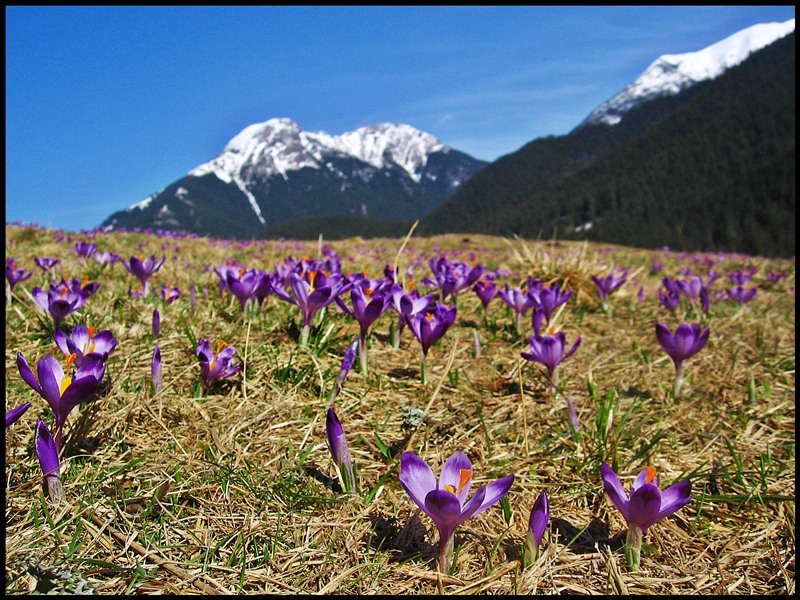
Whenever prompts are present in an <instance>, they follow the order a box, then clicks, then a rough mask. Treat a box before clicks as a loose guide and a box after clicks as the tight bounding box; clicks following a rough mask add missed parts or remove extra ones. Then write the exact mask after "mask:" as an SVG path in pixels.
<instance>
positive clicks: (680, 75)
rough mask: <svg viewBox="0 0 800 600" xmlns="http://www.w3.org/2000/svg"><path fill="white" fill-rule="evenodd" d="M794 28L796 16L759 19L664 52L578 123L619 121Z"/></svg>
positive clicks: (711, 75) (720, 70) (712, 74)
mask: <svg viewBox="0 0 800 600" xmlns="http://www.w3.org/2000/svg"><path fill="white" fill-rule="evenodd" d="M793 31H794V19H789V20H788V21H786V22H784V23H759V24H757V25H753V26H751V27H747V28H746V29H742V30H741V31H737V32H736V33H734V34H733V35H730V36H728V37H726V38H725V39H723V40H720V41H719V42H716V43H714V44H712V45H710V46H708V47H706V48H703V49H702V50H699V51H697V52H686V53H684V54H664V55H662V56H660V57H659V58H657V59H656V60H655V61H654V62H653V63H652V64H651V65H650V66H649V67H647V69H645V71H644V72H643V73H642V74H641V75H640V76H639V77H638V78H637V79H636V80H635V81H634V82H633V83H630V84H629V85H627V86H626V87H625V88H624V89H623V90H622V91H620V92H619V93H618V94H616V95H615V96H613V97H612V98H611V99H609V100H607V101H606V102H604V103H603V104H601V105H600V106H598V107H597V108H595V109H594V110H593V111H592V112H591V114H590V115H589V116H588V117H586V119H584V120H583V122H582V123H581V124H580V125H579V126H578V127H581V126H583V125H590V124H597V123H606V124H608V125H616V124H617V123H619V122H620V121H621V120H622V116H623V115H624V113H626V112H627V111H629V110H630V109H632V108H633V107H635V106H637V105H639V104H641V103H642V102H647V101H648V100H652V99H654V98H656V97H659V96H667V95H673V94H677V93H678V92H680V91H681V90H684V89H686V88H688V87H691V86H692V85H694V84H695V83H698V82H700V81H704V80H706V79H714V78H715V77H718V76H719V75H721V74H722V73H724V72H725V71H726V70H727V69H730V68H731V67H734V66H736V65H738V64H739V63H741V62H742V61H744V60H745V59H746V58H747V57H748V56H750V54H751V53H753V52H755V51H757V50H760V49H761V48H763V47H765V46H768V45H769V44H771V43H772V42H774V41H776V40H778V39H780V38H782V37H784V36H785V35H788V34H789V33H791V32H793Z"/></svg>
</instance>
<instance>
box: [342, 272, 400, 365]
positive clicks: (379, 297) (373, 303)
mask: <svg viewBox="0 0 800 600" xmlns="http://www.w3.org/2000/svg"><path fill="white" fill-rule="evenodd" d="M386 284H387V282H386V280H384V279H374V280H372V281H369V280H366V281H365V282H364V283H363V284H362V283H356V284H355V285H353V286H352V287H351V288H350V301H351V302H352V305H353V316H354V317H355V319H356V321H358V327H359V359H360V362H361V373H362V374H363V375H364V376H365V377H366V376H367V332H368V331H369V328H370V327H371V326H372V324H373V323H374V322H375V321H376V320H377V319H378V318H379V317H380V316H381V315H382V314H383V313H385V312H386V309H387V308H389V305H390V304H391V301H392V297H391V295H390V293H389V290H388V288H387V285H386Z"/></svg>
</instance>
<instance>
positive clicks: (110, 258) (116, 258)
mask: <svg viewBox="0 0 800 600" xmlns="http://www.w3.org/2000/svg"><path fill="white" fill-rule="evenodd" d="M93 258H94V259H95V261H97V262H98V263H100V264H101V265H113V264H114V263H115V262H121V261H122V257H121V256H120V255H119V254H116V253H114V252H109V251H105V252H95V254H94V257H93Z"/></svg>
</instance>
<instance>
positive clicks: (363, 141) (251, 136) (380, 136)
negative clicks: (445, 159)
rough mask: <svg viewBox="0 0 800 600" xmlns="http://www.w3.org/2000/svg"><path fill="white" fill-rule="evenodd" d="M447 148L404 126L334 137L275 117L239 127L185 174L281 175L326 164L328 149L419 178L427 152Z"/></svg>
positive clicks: (387, 125)
mask: <svg viewBox="0 0 800 600" xmlns="http://www.w3.org/2000/svg"><path fill="white" fill-rule="evenodd" d="M447 150H448V148H447V146H445V145H444V144H442V143H441V142H440V141H439V140H438V139H437V138H436V137H434V136H432V135H430V134H428V133H425V132H422V131H419V130H418V129H415V128H414V127H411V126H410V125H405V124H393V123H381V124H378V125H371V126H368V127H360V128H358V129H356V130H354V131H350V132H346V133H344V134H342V135H339V136H334V135H330V134H328V133H326V132H324V131H314V132H309V131H303V130H302V129H301V128H300V126H299V125H298V124H297V123H295V122H294V121H292V120H291V119H287V118H277V119H269V120H268V121H265V122H263V123H256V124H253V125H249V126H247V127H245V128H244V129H243V130H242V131H241V132H240V133H239V134H237V135H236V136H234V138H233V139H231V140H230V141H229V142H228V144H227V145H226V146H225V149H224V150H223V151H222V152H221V153H220V154H219V155H218V156H217V157H216V158H214V159H213V160H211V161H209V162H207V163H205V164H202V165H200V166H199V167H196V168H195V169H193V170H192V171H190V172H189V175H193V176H197V177H199V176H202V175H205V174H207V173H214V174H216V175H217V177H219V178H220V179H221V180H222V181H225V182H226V183H230V182H231V181H232V177H233V174H239V176H240V177H241V178H242V180H243V181H247V180H248V179H249V178H250V177H252V176H253V175H261V176H264V177H270V176H272V175H276V174H280V175H282V176H283V177H284V179H286V178H287V172H288V171H296V170H299V169H302V168H304V167H310V168H312V169H320V168H330V167H329V166H328V165H327V164H326V162H327V158H328V157H329V156H330V154H331V153H333V154H334V155H335V154H339V155H342V156H345V157H347V156H349V157H354V158H357V159H359V160H361V161H363V162H366V163H368V164H370V165H372V166H374V167H376V168H379V169H380V168H385V167H386V166H387V164H386V163H387V161H391V162H393V163H395V164H397V165H398V166H400V167H401V168H402V169H404V170H405V171H406V172H407V173H408V174H409V176H410V177H411V178H412V179H413V180H414V181H416V182H419V181H420V178H421V176H422V174H421V171H422V169H423V168H424V167H425V164H426V163H427V160H428V155H429V154H430V153H432V152H439V151H444V152H446V151H447Z"/></svg>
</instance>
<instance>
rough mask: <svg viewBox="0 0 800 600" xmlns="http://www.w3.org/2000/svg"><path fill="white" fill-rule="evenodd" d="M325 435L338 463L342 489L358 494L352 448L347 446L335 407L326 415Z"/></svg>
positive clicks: (335, 463) (337, 470)
mask: <svg viewBox="0 0 800 600" xmlns="http://www.w3.org/2000/svg"><path fill="white" fill-rule="evenodd" d="M325 437H326V439H327V442H328V450H330V452H331V456H332V457H333V464H334V465H336V472H337V474H338V476H339V482H340V483H341V484H342V489H343V490H344V491H346V492H350V493H351V494H353V495H355V494H356V491H357V490H356V479H355V475H354V473H353V461H352V460H351V459H350V450H349V449H348V447H347V440H346V439H345V437H344V429H343V428H342V424H341V423H340V422H339V419H338V418H337V417H336V412H335V411H334V410H333V407H332V406H331V407H329V408H328V412H327V415H326V417H325Z"/></svg>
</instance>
